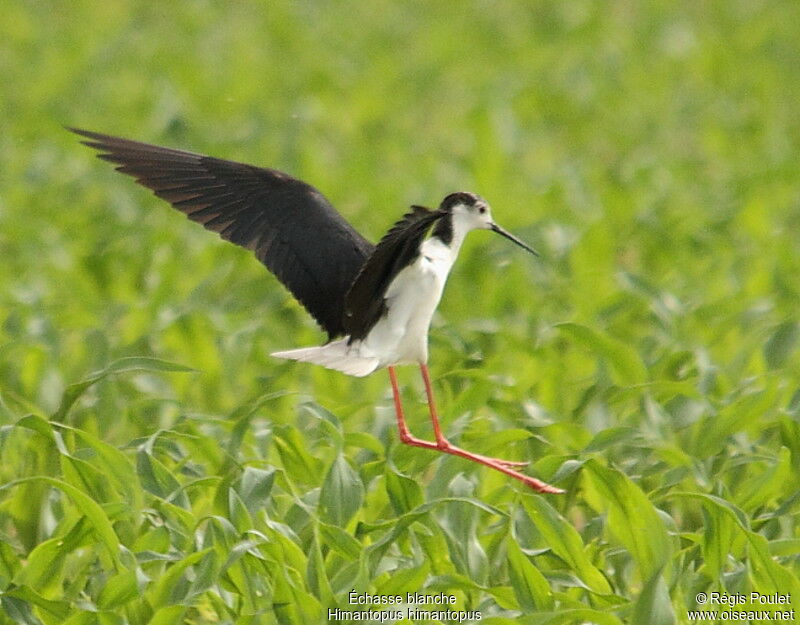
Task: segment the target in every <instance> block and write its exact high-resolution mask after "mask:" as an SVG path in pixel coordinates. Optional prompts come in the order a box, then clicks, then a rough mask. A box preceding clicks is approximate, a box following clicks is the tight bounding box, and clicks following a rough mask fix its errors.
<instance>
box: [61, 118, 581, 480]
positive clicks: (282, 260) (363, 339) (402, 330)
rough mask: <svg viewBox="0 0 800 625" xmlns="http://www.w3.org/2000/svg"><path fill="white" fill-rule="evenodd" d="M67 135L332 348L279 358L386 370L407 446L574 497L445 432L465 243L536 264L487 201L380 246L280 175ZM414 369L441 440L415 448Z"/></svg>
mask: <svg viewBox="0 0 800 625" xmlns="http://www.w3.org/2000/svg"><path fill="white" fill-rule="evenodd" d="M67 130H69V131H71V132H74V133H75V134H77V135H79V136H80V137H81V138H82V141H81V143H83V144H84V145H86V146H88V147H90V148H93V149H95V150H96V151H98V154H97V156H98V157H99V158H101V159H103V160H104V161H109V162H111V163H113V164H115V165H116V170H117V171H119V172H121V173H123V174H127V175H129V176H132V177H133V178H134V179H135V181H136V182H137V183H138V184H140V185H142V186H143V187H146V188H148V189H150V190H151V191H153V192H154V193H155V195H156V196H157V197H159V198H161V199H163V200H166V201H167V202H169V203H170V204H171V205H172V206H173V207H174V208H176V209H178V210H179V211H181V212H182V213H184V214H185V215H186V216H187V217H188V218H189V219H191V220H192V221H195V222H197V223H200V224H202V225H203V227H205V228H206V229H207V230H210V231H213V232H216V233H217V234H218V235H219V236H220V237H221V238H222V239H224V240H227V241H230V242H232V243H235V244H237V245H239V246H242V247H244V248H247V249H249V250H251V251H252V252H253V253H254V254H255V256H256V257H257V258H258V260H259V261H261V262H262V263H263V264H264V265H265V266H266V267H267V269H268V270H269V271H271V272H272V273H273V274H274V275H275V276H276V277H277V279H278V280H279V281H280V282H281V283H283V285H284V286H285V287H286V288H287V290H288V291H289V292H290V293H291V294H292V295H293V296H294V297H295V298H296V299H297V300H298V301H299V302H300V304H302V305H303V307H304V308H305V309H306V310H307V311H308V312H309V313H310V314H311V316H312V317H313V318H314V319H315V320H316V322H317V323H318V324H319V326H320V327H321V328H322V330H324V331H325V332H326V333H327V335H328V341H327V342H326V343H324V344H323V345H319V346H314V347H301V348H298V349H291V350H285V351H276V352H274V353H273V354H272V356H274V357H276V358H282V359H289V360H295V361H302V362H308V363H314V364H317V365H322V366H323V367H327V368H329V369H334V370H337V371H340V372H342V373H345V374H348V375H351V376H356V377H362V376H366V375H368V374H370V373H372V372H374V371H376V370H377V369H382V368H385V369H387V371H388V373H389V381H390V383H391V387H392V396H393V401H394V408H395V415H396V421H397V428H398V432H399V438H400V441H401V442H402V443H404V444H406V445H410V446H412V447H420V448H424V449H429V450H433V451H438V452H443V453H447V454H451V455H454V456H459V457H461V458H465V459H467V460H471V461H473V462H477V463H479V464H482V465H484V466H487V467H489V468H491V469H494V470H496V471H500V472H501V473H504V474H506V475H507V476H509V477H511V478H514V479H516V480H518V481H520V482H522V483H523V484H525V485H526V486H528V487H530V488H532V489H533V490H534V491H536V492H539V493H547V494H558V493H563V492H565V491H563V490H562V489H560V488H557V487H555V486H552V485H550V484H548V483H546V482H543V481H542V480H539V479H537V478H535V477H532V476H530V475H527V474H525V473H522V472H521V469H523V468H524V467H525V466H526V465H527V464H528V463H527V462H516V461H509V460H504V459H500V458H492V457H489V456H484V455H481V454H477V453H473V452H470V451H467V450H465V449H462V448H460V447H458V446H456V445H454V444H453V443H451V442H450V441H449V440H448V439H447V438H446V437H445V435H444V433H443V432H442V427H441V424H440V420H439V414H438V411H437V409H436V403H435V399H434V393H433V388H432V384H431V379H430V373H429V370H428V364H427V363H428V332H429V328H430V324H431V319H432V317H433V314H434V311H435V310H436V307H437V306H438V304H439V301H440V299H441V296H442V292H443V289H444V286H445V281H446V280H447V276H448V274H449V273H450V270H451V268H452V267H453V263H454V262H455V260H456V257H457V256H458V252H459V249H460V248H461V244H462V242H463V241H464V237H465V236H466V235H467V234H468V233H469V232H471V231H472V230H491V231H493V232H495V233H497V234H499V235H501V236H503V237H505V238H506V239H508V240H510V241H512V242H513V243H515V244H516V245H518V246H519V247H521V248H523V249H524V250H526V251H527V252H529V253H531V254H534V255H536V254H537V252H536V250H534V249H533V248H532V247H530V246H529V245H528V244H527V243H525V242H524V241H522V240H520V239H519V238H517V237H516V236H514V235H513V234H511V233H510V232H508V231H506V230H504V229H503V228H501V227H500V226H499V225H497V223H495V222H494V220H493V219H492V211H491V208H490V206H489V204H488V203H487V202H486V201H485V200H484V199H483V198H481V197H480V196H478V195H477V194H475V193H471V192H467V191H458V192H454V193H450V194H448V195H447V196H446V197H445V198H444V199H443V200H442V201H441V203H440V204H439V206H438V208H436V209H430V208H426V207H424V206H417V205H414V206H412V207H411V209H410V210H409V211H408V212H407V213H405V214H404V215H403V216H402V218H401V219H400V220H398V221H397V222H396V223H395V224H394V225H393V226H392V227H391V228H390V229H389V231H388V232H387V233H386V234H385V235H384V236H383V238H381V239H380V241H379V242H378V243H377V245H374V244H372V243H370V242H369V241H368V240H367V239H366V238H364V237H363V236H362V235H361V234H360V233H359V232H358V231H357V230H356V229H355V228H353V226H351V225H350V224H349V223H348V222H347V220H345V218H344V217H342V215H341V214H340V213H339V212H338V211H337V210H336V209H335V208H334V207H333V205H332V204H331V203H330V201H329V200H328V199H327V198H326V197H325V196H324V195H322V193H321V192H320V191H318V190H317V189H316V188H315V187H313V186H311V185H310V184H308V183H306V182H303V181H301V180H299V179H297V178H294V177H293V176H291V175H289V174H287V173H284V172H282V171H278V170H276V169H270V168H265V167H256V166H253V165H247V164H244V163H238V162H234V161H229V160H224V159H220V158H215V157H211V156H204V155H202V154H197V153H193V152H187V151H184V150H177V149H172V148H166V147H160V146H156V145H151V144H148V143H142V142H139V141H133V140H130V139H124V138H121V137H116V136H111V135H106V134H101V133H97V132H92V131H89V130H82V129H79V128H72V127H67ZM405 364H413V365H417V366H418V367H419V369H420V372H421V374H422V381H423V384H424V386H425V394H426V399H427V404H428V411H429V415H430V419H431V424H432V427H433V434H434V440H433V441H430V440H424V439H421V438H417V437H416V436H414V435H413V434H412V433H411V431H410V429H409V427H408V425H407V423H406V419H405V414H404V411H403V405H402V402H401V397H400V389H399V385H398V379H397V372H396V370H395V367H397V366H398V365H405Z"/></svg>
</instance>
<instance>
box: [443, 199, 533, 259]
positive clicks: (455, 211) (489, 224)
mask: <svg viewBox="0 0 800 625" xmlns="http://www.w3.org/2000/svg"><path fill="white" fill-rule="evenodd" d="M439 211H441V212H442V213H444V217H443V218H442V219H440V220H439V222H438V223H437V224H436V228H435V230H434V235H437V236H439V238H441V239H442V241H443V242H444V243H446V244H448V245H449V244H450V241H452V240H453V238H454V235H455V238H456V239H461V238H463V237H464V235H465V234H466V233H467V232H469V231H470V230H493V231H494V232H496V233H497V234H499V235H502V236H504V237H505V238H507V239H509V240H510V241H513V242H514V243H516V244H517V245H519V246H520V247H521V248H523V249H525V250H527V251H529V252H530V253H531V254H535V255H537V256H538V254H537V252H536V250H534V249H533V248H532V247H530V246H529V245H527V244H526V243H524V242H523V241H520V240H519V239H518V238H517V237H515V236H514V235H513V234H511V233H510V232H507V231H506V230H504V229H503V228H501V227H500V226H498V225H497V224H496V223H494V221H493V220H492V209H491V207H490V206H489V203H488V202H487V201H486V200H484V199H483V198H482V197H481V196H479V195H477V194H475V193H469V192H467V191H459V192H457V193H451V194H450V195H448V196H447V197H445V198H444V199H443V200H442V203H441V204H440V205H439Z"/></svg>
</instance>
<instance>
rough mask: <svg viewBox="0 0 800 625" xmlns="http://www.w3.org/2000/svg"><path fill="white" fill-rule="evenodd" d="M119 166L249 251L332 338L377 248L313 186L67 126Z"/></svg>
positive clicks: (261, 170)
mask: <svg viewBox="0 0 800 625" xmlns="http://www.w3.org/2000/svg"><path fill="white" fill-rule="evenodd" d="M69 130H71V131H72V132H75V133H77V134H79V135H82V136H84V137H87V138H88V139H90V141H84V142H83V143H84V144H85V145H88V146H89V147H92V148H95V149H96V150H99V151H100V152H101V154H99V155H98V156H99V157H100V158H102V159H103V160H106V161H111V162H112V163H117V164H118V165H119V167H117V171H120V172H122V173H124V174H128V175H130V176H133V177H134V178H135V179H136V182H138V183H139V184H140V185H142V186H144V187H147V188H148V189H152V190H153V191H154V192H155V194H156V195H157V196H158V197H160V198H163V199H164V200H166V201H168V202H169V203H170V204H172V205H173V206H174V207H175V208H177V209H178V210H180V211H182V212H183V213H185V214H186V216H187V217H189V219H191V220H193V221H196V222H198V223H201V224H203V226H204V227H205V228H207V229H208V230H213V231H214V232H216V233H218V234H219V235H220V236H221V237H222V238H223V239H226V240H227V241H231V242H232V243H236V244H237V245H241V246H242V247H246V248H248V249H250V250H252V251H253V252H254V253H255V255H256V257H257V258H258V259H259V260H260V261H261V262H262V263H264V264H265V265H266V266H267V268H268V269H269V270H270V271H271V272H272V273H274V274H275V276H277V278H278V280H280V281H281V282H282V283H283V284H284V285H285V286H286V288H288V289H289V291H291V293H292V294H293V295H294V296H295V297H296V298H297V299H298V300H299V301H300V303H301V304H303V306H305V308H306V310H308V312H309V313H311V315H312V316H313V317H314V319H316V320H317V322H318V323H319V325H320V326H322V328H323V329H324V330H325V331H326V332H327V333H328V335H329V336H330V337H331V338H332V337H335V336H338V335H341V334H343V333H344V327H343V324H342V319H343V313H344V299H345V295H346V293H347V290H348V289H349V288H350V285H351V284H352V283H353V280H354V279H355V277H356V275H357V274H358V272H359V270H360V269H361V267H362V266H363V265H364V262H365V261H366V259H367V257H368V256H369V255H370V254H371V253H372V251H373V250H374V249H375V246H374V245H372V244H371V243H370V242H369V241H367V240H366V239H364V237H362V236H361V235H360V234H359V233H358V232H356V230H354V229H353V227H352V226H350V224H348V223H347V221H345V219H344V218H343V217H342V216H341V215H340V214H339V213H338V212H337V211H336V209H334V208H333V206H331V204H330V202H328V200H327V199H325V197H324V196H323V195H322V194H321V193H320V192H319V191H317V190H316V189H315V188H314V187H312V186H310V185H308V184H306V183H305V182H302V181H300V180H297V179H295V178H292V177H291V176H289V175H288V174H284V173H283V172H280V171H276V170H274V169H264V168H260V167H253V166H252V165H245V164H242V163H235V162H232V161H226V160H222V159H218V158H212V157H209V156H203V155H201V154H193V153H191V152H184V151H182V150H172V149H169V148H162V147H158V146H154V145H148V144H146V143H139V142H137V141H130V140H128V139H120V138H118V137H111V136H108V135H102V134H98V133H96V132H89V131H86V130H78V129H75V128H70V129H69Z"/></svg>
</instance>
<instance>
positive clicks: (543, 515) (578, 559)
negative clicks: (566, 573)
mask: <svg viewBox="0 0 800 625" xmlns="http://www.w3.org/2000/svg"><path fill="white" fill-rule="evenodd" d="M522 504H523V506H524V507H525V510H526V511H527V512H528V515H529V517H530V519H531V521H532V522H533V524H534V525H535V526H536V529H537V530H538V531H539V533H540V534H541V535H542V538H543V539H544V542H545V543H546V544H547V545H548V546H549V547H550V549H552V550H553V553H555V554H556V555H557V556H558V557H559V558H561V559H562V560H564V562H566V563H567V564H568V565H569V566H570V568H571V569H572V570H573V571H574V572H575V574H576V575H577V576H578V577H580V579H581V581H583V583H585V584H586V586H587V587H588V588H590V589H592V591H593V592H596V593H598V594H601V595H607V594H611V592H612V590H611V586H610V585H609V583H608V580H606V578H605V577H604V576H603V574H602V573H601V572H600V571H599V570H598V569H597V567H595V566H594V565H593V564H592V562H591V561H590V560H589V557H588V556H587V555H586V549H585V547H584V546H583V542H582V541H581V537H580V534H578V532H577V531H576V530H575V528H574V527H573V526H572V524H571V523H569V522H568V521H567V520H566V519H564V518H563V517H562V516H561V515H560V514H558V512H557V511H556V509H555V508H553V507H552V506H551V505H550V504H549V503H548V502H547V501H546V500H545V499H544V497H525V498H523V500H522Z"/></svg>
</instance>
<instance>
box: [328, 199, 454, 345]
mask: <svg viewBox="0 0 800 625" xmlns="http://www.w3.org/2000/svg"><path fill="white" fill-rule="evenodd" d="M445 215H448V213H447V212H446V211H442V210H435V211H434V210H429V209H427V208H424V207H422V206H412V207H411V211H410V212H408V213H406V214H405V215H404V216H403V218H402V219H401V220H400V221H398V222H397V223H396V224H395V225H394V226H392V229H391V230H389V232H387V233H386V235H384V237H383V238H382V239H381V241H380V243H378V246H377V247H376V248H375V251H374V252H372V254H371V255H370V257H369V259H367V262H366V264H365V265H364V266H363V267H362V269H361V271H359V273H358V275H357V277H356V279H355V282H353V286H352V287H350V290H349V291H348V293H347V295H346V297H345V313H344V330H345V334H347V335H349V336H350V341H355V340H359V339H363V338H364V337H365V336H366V335H367V334H369V331H370V330H371V329H372V327H373V326H374V325H375V324H376V323H377V322H378V320H379V319H380V318H381V317H382V316H383V314H384V313H385V312H386V301H385V299H384V296H385V295H386V289H387V288H388V287H389V284H390V283H391V282H392V280H394V278H395V276H397V274H398V273H400V271H401V270H402V269H403V268H404V267H406V266H407V265H410V264H411V263H412V262H414V260H415V259H416V258H417V256H419V247H420V245H421V243H422V239H423V238H424V237H425V235H426V233H427V232H428V230H429V228H430V227H431V225H432V224H433V223H434V222H435V221H437V220H439V219H441V218H442V217H444V216H445Z"/></svg>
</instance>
